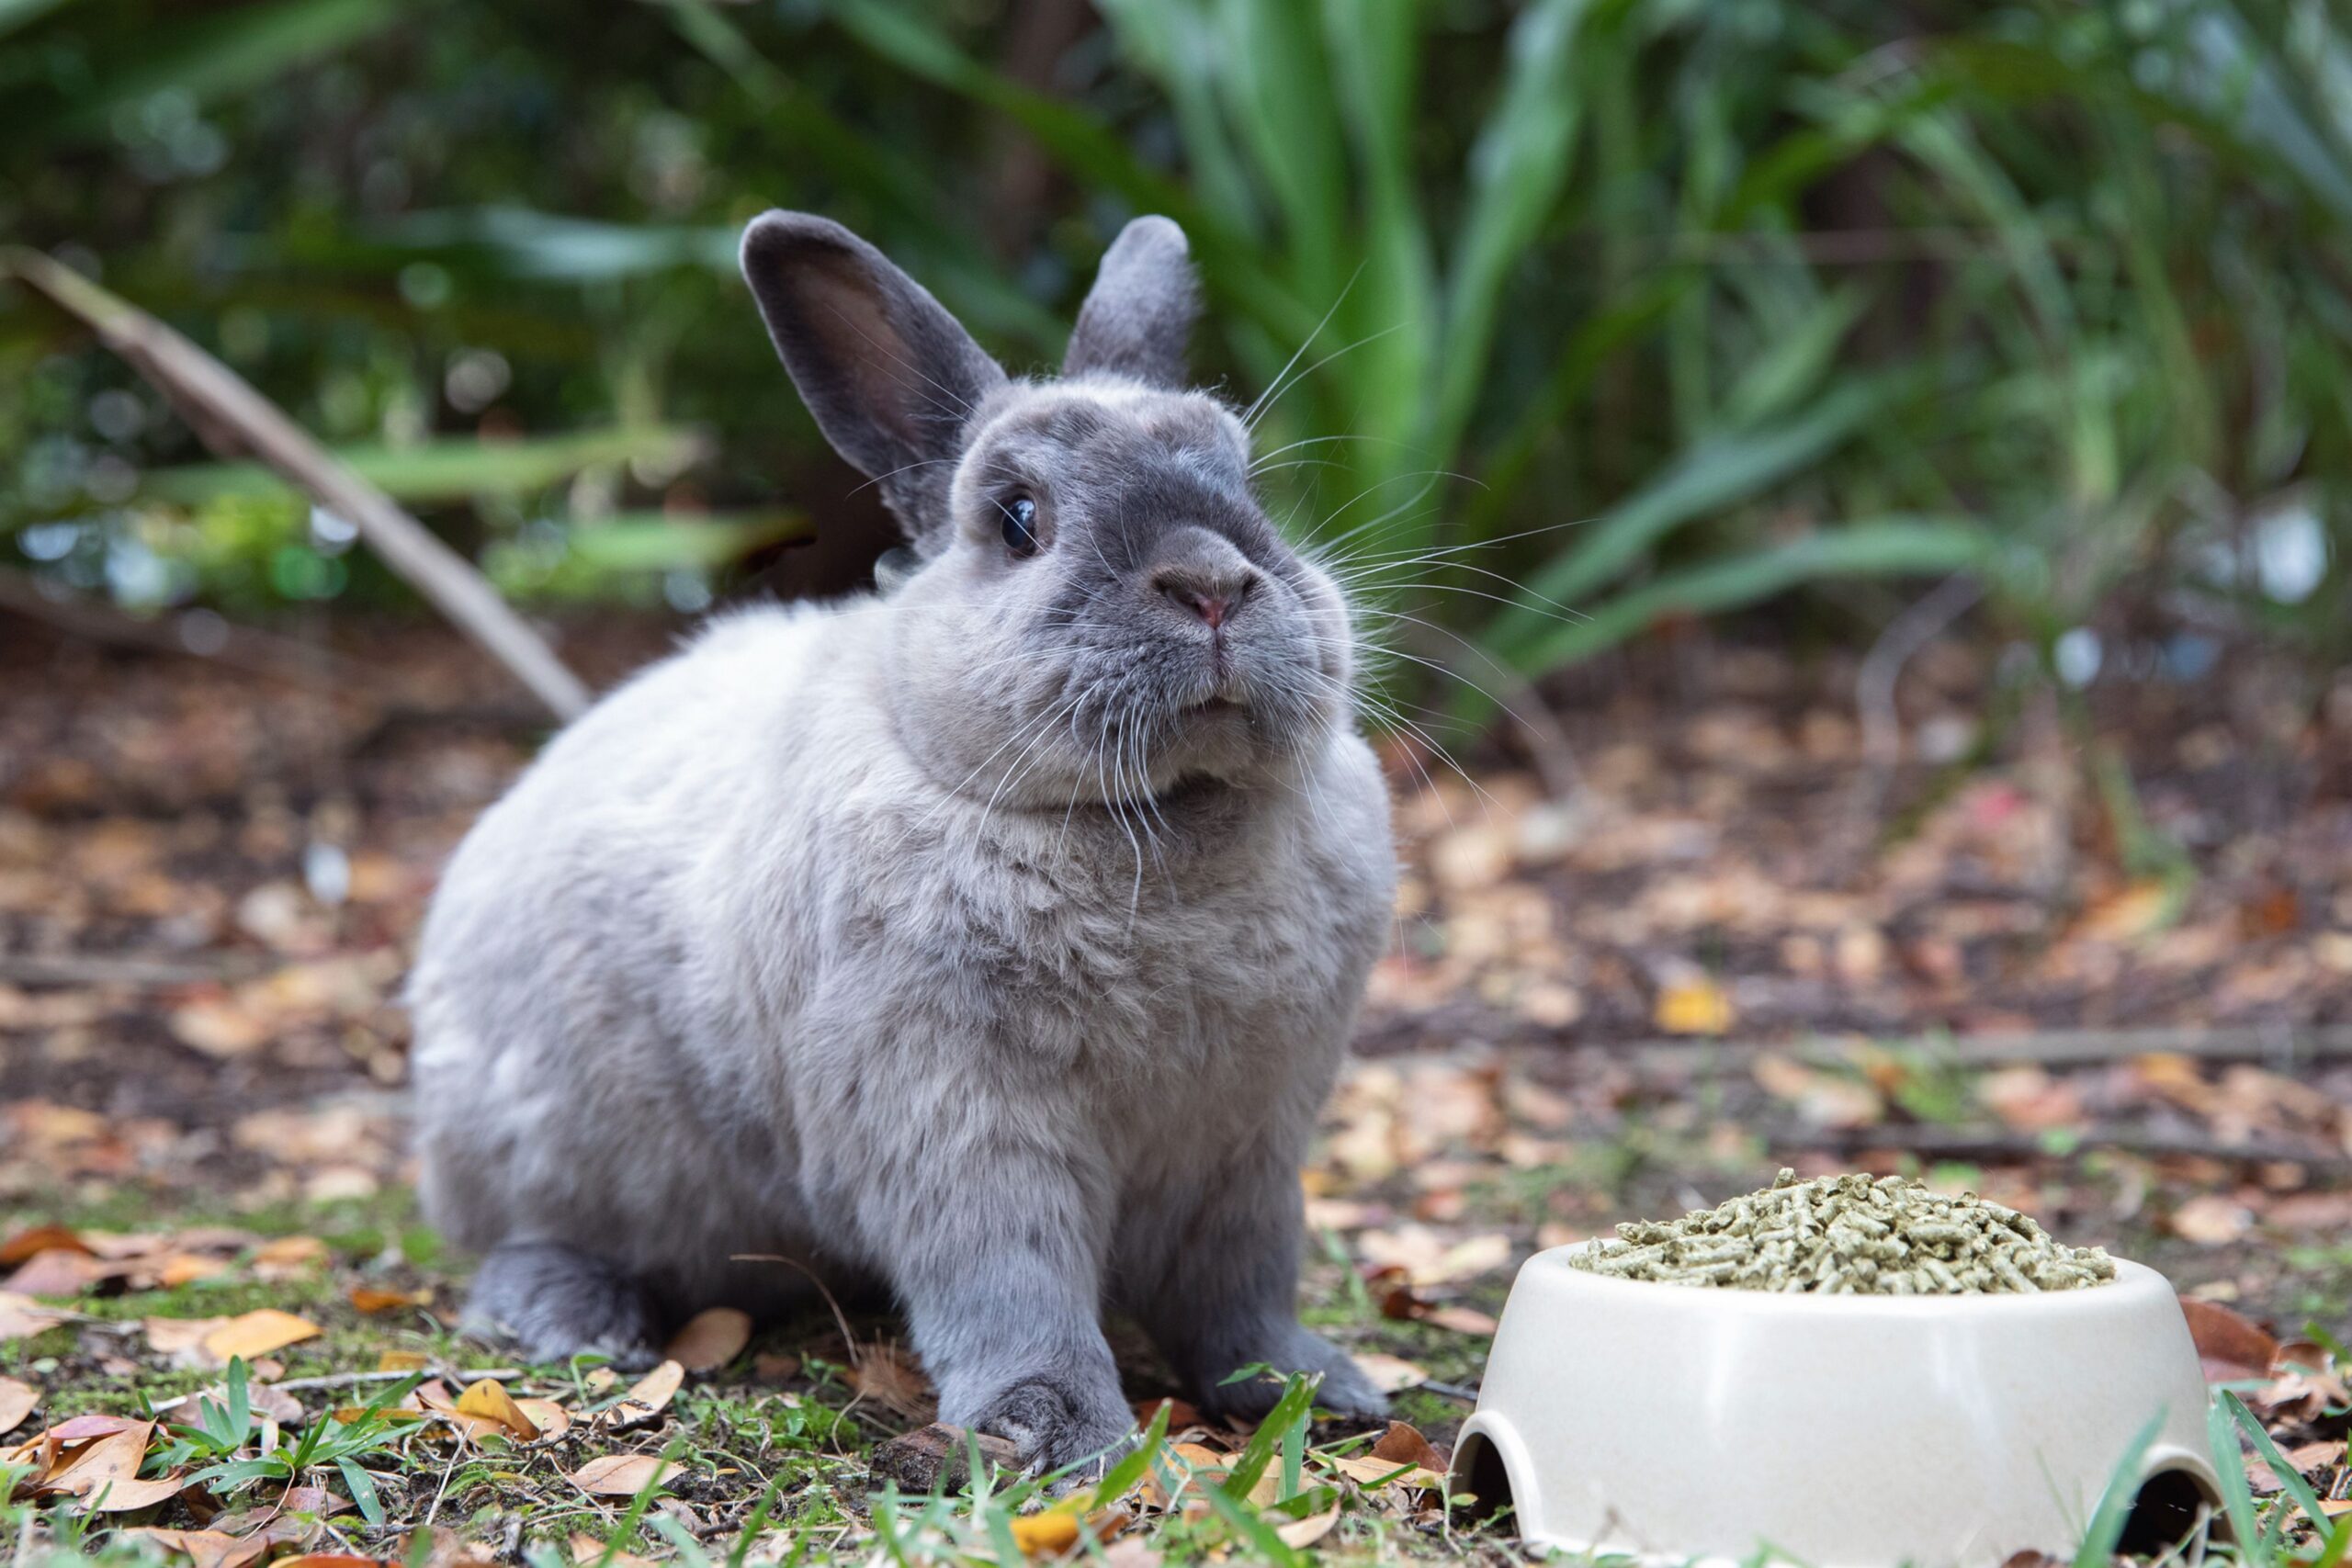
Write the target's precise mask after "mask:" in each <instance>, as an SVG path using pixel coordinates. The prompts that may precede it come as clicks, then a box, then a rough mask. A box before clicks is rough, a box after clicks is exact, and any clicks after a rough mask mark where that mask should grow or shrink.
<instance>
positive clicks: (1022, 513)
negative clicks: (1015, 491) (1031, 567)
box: [997, 495, 1037, 556]
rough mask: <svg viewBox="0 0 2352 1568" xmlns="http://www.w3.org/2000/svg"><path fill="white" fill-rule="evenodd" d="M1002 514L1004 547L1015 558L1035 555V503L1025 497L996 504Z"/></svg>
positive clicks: (1015, 497) (1020, 496)
mask: <svg viewBox="0 0 2352 1568" xmlns="http://www.w3.org/2000/svg"><path fill="white" fill-rule="evenodd" d="M997 510H998V511H999V512H1001V513H1003V514H1004V547H1005V548H1006V549H1008V550H1011V551H1012V553H1013V554H1014V555H1016V556H1034V555H1035V554H1036V553H1037V503H1036V502H1034V501H1032V500H1030V499H1029V498H1028V497H1027V496H1025V495H1016V496H1014V497H1013V498H1012V500H1010V501H1001V502H997Z"/></svg>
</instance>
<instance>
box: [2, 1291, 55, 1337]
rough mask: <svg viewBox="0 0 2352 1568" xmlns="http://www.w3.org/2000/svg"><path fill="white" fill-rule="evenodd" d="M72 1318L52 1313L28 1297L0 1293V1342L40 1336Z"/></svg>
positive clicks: (10, 1292)
mask: <svg viewBox="0 0 2352 1568" xmlns="http://www.w3.org/2000/svg"><path fill="white" fill-rule="evenodd" d="M72 1317H73V1314H71V1313H64V1312H56V1311H53V1310H51V1308H48V1307H45V1306H43V1305H41V1304H40V1303H39V1302H37V1301H35V1300H33V1299H32V1298H31V1297H30V1296H25V1295H18V1294H17V1292H13V1291H0V1342H6V1341H7V1340H10V1339H22V1338H25V1337H28V1336H29V1335H34V1334H40V1333H41V1332H43V1331H44V1330H47V1329H51V1328H54V1327H56V1326H57V1325H59V1324H61V1323H64V1322H67V1321H69V1320H71V1318H72Z"/></svg>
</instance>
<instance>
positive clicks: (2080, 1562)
mask: <svg viewBox="0 0 2352 1568" xmlns="http://www.w3.org/2000/svg"><path fill="white" fill-rule="evenodd" d="M2164 1425H2165V1418H2164V1413H2163V1412H2162V1411H2159V1412H2157V1413H2156V1415H2155V1416H2154V1417H2152V1418H2151V1419H2150V1420H2149V1422H2148V1424H2147V1425H2146V1426H2145V1427H2141V1428H2140V1430H2139V1433H2138V1434H2137V1435H2136V1436H2135V1437H2133V1438H2132V1439H2131V1447H2130V1448H2128V1449H2126V1450H2124V1451H2123V1457H2122V1458H2121V1459H2119V1460H2117V1461H2115V1469H2114V1470H2113V1471H2112V1472H2109V1475H2108V1478H2107V1488H2106V1490H2104V1491H2103V1492H2101V1493H2100V1494H2099V1497H2098V1506H2097V1507H2095V1508H2093V1509H2092V1510H2091V1518H2090V1523H2089V1524H2088V1525H2087V1526H2086V1527H2085V1529H2084V1530H2083V1539H2082V1541H2081V1544H2079V1545H2078V1546H2076V1547H2075V1568H2108V1564H2109V1563H2110V1562H2114V1560H2115V1548H2116V1546H2117V1544H2118V1543H2119V1542H2120V1541H2121V1540H2123V1525H2124V1521H2125V1520H2127V1519H2129V1518H2130V1517H2131V1505H2132V1503H2133V1502H2134V1501H2136V1500H2137V1499H2138V1497H2139V1495H2140V1480H2141V1476H2140V1472H2141V1470H2142V1469H2143V1467H2144V1466H2145V1464H2146V1462H2147V1458H2148V1450H2150V1449H2152V1448H2154V1446H2155V1442H2156V1434H2157V1433H2159V1432H2161V1431H2163V1430H2164Z"/></svg>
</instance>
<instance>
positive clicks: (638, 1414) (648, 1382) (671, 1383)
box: [599, 1361, 686, 1427]
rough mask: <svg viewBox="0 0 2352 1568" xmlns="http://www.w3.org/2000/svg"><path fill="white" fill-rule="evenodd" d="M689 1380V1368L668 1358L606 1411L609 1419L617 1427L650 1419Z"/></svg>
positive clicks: (631, 1425) (667, 1405) (610, 1424)
mask: <svg viewBox="0 0 2352 1568" xmlns="http://www.w3.org/2000/svg"><path fill="white" fill-rule="evenodd" d="M599 1370H602V1369H599ZM685 1381H686V1369H685V1368H684V1367H682V1366H680V1365H679V1364H678V1363H677V1362H675V1361H664V1362H662V1364H661V1365H660V1366H658V1367H656V1368H654V1369H653V1370H652V1371H650V1372H648V1373H646V1374H645V1375H644V1376H643V1377H641V1378H639V1380H638V1381H637V1382H636V1383H635V1385H633V1386H632V1387H631V1388H630V1389H629V1391H628V1393H625V1394H623V1395H622V1396H621V1400H620V1403H619V1404H616V1405H614V1406H613V1407H612V1408H611V1409H610V1410H609V1411H607V1412H605V1422H606V1424H607V1425H609V1426H614V1427H633V1426H635V1425H637V1424H638V1423H639V1422H640V1421H650V1420H652V1419H653V1418H654V1417H655V1416H659V1415H661V1414H662V1411H663V1410H665V1409H667V1408H668V1407H669V1404H670V1399H671V1396H672V1395H673V1394H675V1393H677V1392H678V1385H679V1384H681V1383H683V1382H685Z"/></svg>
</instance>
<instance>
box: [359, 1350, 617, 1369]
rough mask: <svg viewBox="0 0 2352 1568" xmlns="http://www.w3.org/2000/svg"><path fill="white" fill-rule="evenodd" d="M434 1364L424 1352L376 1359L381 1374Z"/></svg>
mask: <svg viewBox="0 0 2352 1568" xmlns="http://www.w3.org/2000/svg"><path fill="white" fill-rule="evenodd" d="M432 1364H433V1358H432V1357H430V1356H428V1355H426V1354H425V1353H424V1351H422V1350H387V1351H385V1352H384V1353H383V1354H382V1355H380V1356H379V1357H377V1358H376V1370H377V1371H379V1372H421V1371H424V1369H425V1368H427V1367H429V1366H431V1365H432ZM599 1370H600V1371H601V1370H602V1369H601V1368H600V1369H599Z"/></svg>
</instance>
